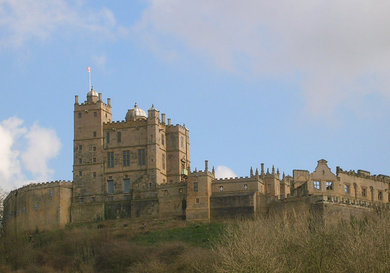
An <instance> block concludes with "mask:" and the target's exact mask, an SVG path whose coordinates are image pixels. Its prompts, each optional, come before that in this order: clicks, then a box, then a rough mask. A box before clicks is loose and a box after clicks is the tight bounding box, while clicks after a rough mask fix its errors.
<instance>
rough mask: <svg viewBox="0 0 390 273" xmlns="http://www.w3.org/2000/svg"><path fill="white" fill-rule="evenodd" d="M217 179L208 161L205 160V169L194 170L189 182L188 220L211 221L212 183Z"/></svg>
mask: <svg viewBox="0 0 390 273" xmlns="http://www.w3.org/2000/svg"><path fill="white" fill-rule="evenodd" d="M214 179H215V176H214V174H213V173H212V172H210V171H209V170H208V161H207V160H206V161H205V170H204V171H203V172H202V171H198V172H192V173H191V174H190V176H189V179H188V183H187V209H186V219H187V220H188V221H210V218H211V215H210V197H211V194H212V189H211V183H212V181H213V180H214Z"/></svg>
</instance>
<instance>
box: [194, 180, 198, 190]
mask: <svg viewBox="0 0 390 273" xmlns="http://www.w3.org/2000/svg"><path fill="white" fill-rule="evenodd" d="M194 192H198V182H194Z"/></svg>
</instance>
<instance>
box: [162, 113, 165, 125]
mask: <svg viewBox="0 0 390 273" xmlns="http://www.w3.org/2000/svg"><path fill="white" fill-rule="evenodd" d="M161 122H162V124H165V114H164V113H163V114H161Z"/></svg>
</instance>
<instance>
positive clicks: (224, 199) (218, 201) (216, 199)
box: [210, 192, 257, 219]
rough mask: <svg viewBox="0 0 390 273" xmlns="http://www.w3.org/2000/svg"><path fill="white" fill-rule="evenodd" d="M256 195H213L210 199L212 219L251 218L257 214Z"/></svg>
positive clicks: (250, 193)
mask: <svg viewBox="0 0 390 273" xmlns="http://www.w3.org/2000/svg"><path fill="white" fill-rule="evenodd" d="M256 207H257V205H256V193H255V192H246V193H245V192H244V193H243V192H241V193H231V194H227V193H213V195H212V196H211V197H210V210H211V219H218V218H251V217H254V216H255V212H256Z"/></svg>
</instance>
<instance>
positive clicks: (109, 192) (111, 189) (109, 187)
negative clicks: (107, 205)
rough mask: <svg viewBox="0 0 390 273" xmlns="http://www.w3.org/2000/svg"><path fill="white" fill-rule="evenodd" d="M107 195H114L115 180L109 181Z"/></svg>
mask: <svg viewBox="0 0 390 273" xmlns="http://www.w3.org/2000/svg"><path fill="white" fill-rule="evenodd" d="M107 193H108V194H114V181H113V180H108V181H107Z"/></svg>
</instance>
